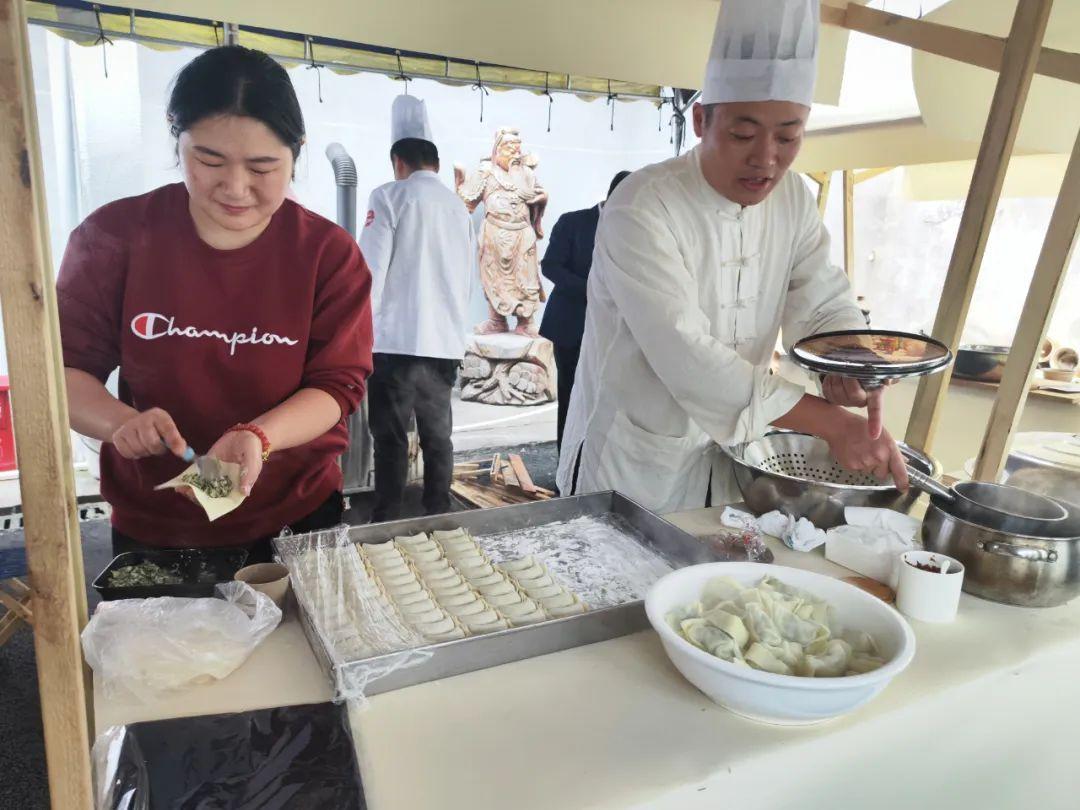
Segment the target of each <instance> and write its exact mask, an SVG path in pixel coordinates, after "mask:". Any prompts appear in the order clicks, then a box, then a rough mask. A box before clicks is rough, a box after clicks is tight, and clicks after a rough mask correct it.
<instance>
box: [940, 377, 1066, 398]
mask: <svg viewBox="0 0 1080 810" xmlns="http://www.w3.org/2000/svg"><path fill="white" fill-rule="evenodd" d="M952 382H953V383H954V384H956V385H962V386H965V387H968V388H988V389H990V390H992V391H996V390H997V389H998V388H1000V387H1001V386H1000V385H999V384H998V383H992V382H982V381H980V380H965V379H962V378H960V377H956V376H954V377H953V378H952ZM1028 394H1029V395H1030V396H1036V397H1042V398H1043V399H1056V400H1058V401H1060V402H1068V403H1069V404H1070V405H1080V392H1077V393H1075V394H1065V393H1062V392H1061V391H1047V390H1045V389H1042V388H1035V387H1032V388H1031V389H1030V390H1029V391H1028Z"/></svg>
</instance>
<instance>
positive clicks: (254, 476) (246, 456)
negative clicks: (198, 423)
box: [207, 430, 263, 497]
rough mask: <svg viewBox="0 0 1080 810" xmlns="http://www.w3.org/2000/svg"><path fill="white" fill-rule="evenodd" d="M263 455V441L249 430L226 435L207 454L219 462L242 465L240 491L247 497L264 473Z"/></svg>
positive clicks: (231, 432) (235, 431)
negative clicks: (260, 475)
mask: <svg viewBox="0 0 1080 810" xmlns="http://www.w3.org/2000/svg"><path fill="white" fill-rule="evenodd" d="M262 454H263V447H262V441H261V440H260V439H259V437H258V436H256V435H255V434H254V433H251V432H249V431H247V430H233V431H230V432H229V433H226V434H225V435H224V436H222V437H221V438H220V439H218V440H217V442H216V443H215V444H214V446H213V447H211V448H210V452H208V453H207V455H208V456H213V457H214V458H216V459H218V460H219V461H228V462H231V463H233V464H239V465H240V491H241V492H243V493H244V496H245V497H247V496H248V495H250V494H251V488H252V487H253V486H255V482H256V481H257V480H258V479H259V474H260V473H261V472H262V467H263V460H262Z"/></svg>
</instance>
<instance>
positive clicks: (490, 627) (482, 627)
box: [469, 619, 510, 635]
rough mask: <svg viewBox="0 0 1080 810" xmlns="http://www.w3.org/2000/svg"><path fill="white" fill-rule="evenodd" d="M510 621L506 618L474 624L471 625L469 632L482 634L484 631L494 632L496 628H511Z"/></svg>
mask: <svg viewBox="0 0 1080 810" xmlns="http://www.w3.org/2000/svg"><path fill="white" fill-rule="evenodd" d="M509 629H510V623H509V622H508V621H506V619H496V620H495V621H493V622H489V623H488V624H473V625H469V632H471V633H475V634H476V635H481V634H483V633H494V632H495V631H496V630H509Z"/></svg>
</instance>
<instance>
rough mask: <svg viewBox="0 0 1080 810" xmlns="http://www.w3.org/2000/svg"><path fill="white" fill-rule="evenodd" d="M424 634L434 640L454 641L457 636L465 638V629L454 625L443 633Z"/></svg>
mask: <svg viewBox="0 0 1080 810" xmlns="http://www.w3.org/2000/svg"><path fill="white" fill-rule="evenodd" d="M426 635H427V637H428V639H430V640H431V641H435V642H441V641H456V640H457V639H459V638H465V631H464V630H462V629H461V628H460V627H456V626H455V627H453V628H452V629H450V630H448V631H447V632H445V633H427V634H426Z"/></svg>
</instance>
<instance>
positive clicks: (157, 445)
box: [111, 408, 187, 459]
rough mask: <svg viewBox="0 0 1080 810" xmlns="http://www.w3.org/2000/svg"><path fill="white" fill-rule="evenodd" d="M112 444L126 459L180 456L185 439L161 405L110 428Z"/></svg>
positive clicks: (182, 453) (185, 445)
mask: <svg viewBox="0 0 1080 810" xmlns="http://www.w3.org/2000/svg"><path fill="white" fill-rule="evenodd" d="M111 441H112V443H113V446H114V447H116V450H117V452H119V453H120V455H121V456H123V457H124V458H128V459H137V458H148V457H150V456H161V455H164V454H165V453H170V452H171V453H172V454H173V455H175V456H177V457H178V458H182V457H183V455H184V451H185V450H187V442H186V441H184V437H183V436H181V435H180V431H179V430H177V428H176V423H175V422H173V418H172V417H171V416H169V414H167V413H166V412H165V411H163V410H162V409H161V408H151V409H150V410H148V411H143V412H142V413H137V414H135V415H134V416H132V417H131V418H129V419H128V420H127V421H126V422H124V423H123V424H122V425H120V427H119V428H117V429H116V430H115V431H113V434H112V439H111Z"/></svg>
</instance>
